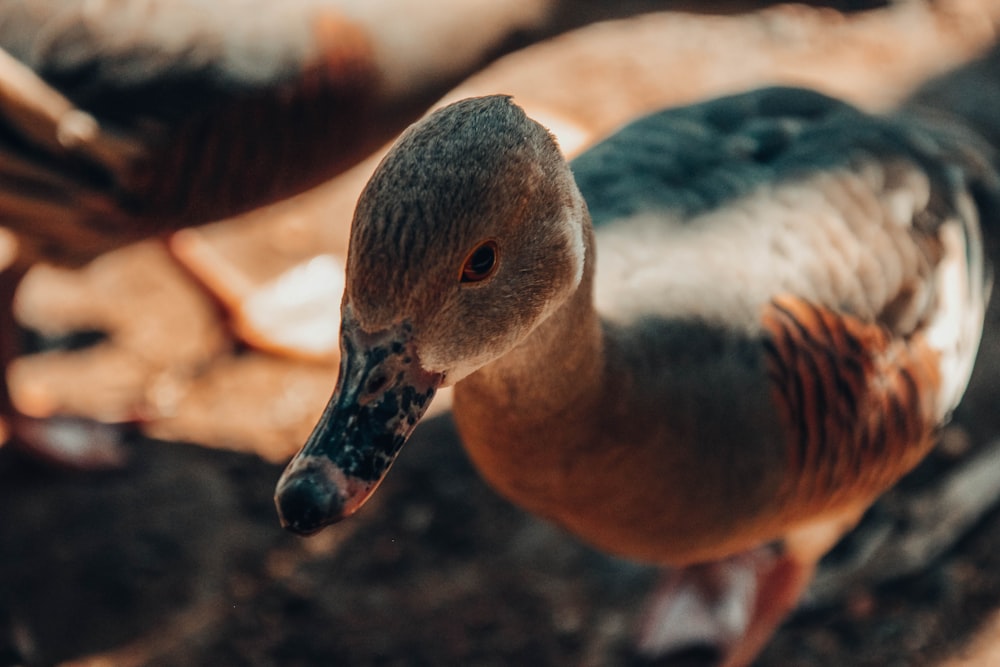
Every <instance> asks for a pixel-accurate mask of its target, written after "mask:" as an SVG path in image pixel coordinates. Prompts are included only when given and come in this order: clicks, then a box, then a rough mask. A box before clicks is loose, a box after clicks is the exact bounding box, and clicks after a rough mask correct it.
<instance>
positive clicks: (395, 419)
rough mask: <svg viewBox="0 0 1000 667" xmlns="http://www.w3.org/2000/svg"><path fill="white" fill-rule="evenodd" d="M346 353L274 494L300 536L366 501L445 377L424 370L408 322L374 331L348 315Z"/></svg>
mask: <svg viewBox="0 0 1000 667" xmlns="http://www.w3.org/2000/svg"><path fill="white" fill-rule="evenodd" d="M340 350H341V361H340V376H339V378H338V379H337V386H336V388H335V389H334V391H333V396H332V397H331V398H330V401H329V403H327V406H326V408H325V409H324V410H323V416H322V417H321V418H320V420H319V423H318V424H317V425H316V427H315V428H314V429H313V432H312V435H310V436H309V439H308V440H307V441H306V444H305V446H303V447H302V449H301V450H300V451H299V453H298V454H296V455H295V457H294V458H293V459H292V460H291V462H290V463H289V464H288V467H287V468H285V472H284V473H283V474H282V475H281V479H280V480H279V481H278V486H277V489H276V491H275V504H276V505H277V509H278V516H279V518H280V519H281V524H282V526H284V527H285V528H287V529H288V530H291V531H293V532H296V533H299V534H302V535H309V534H312V533H315V532H316V531H318V530H320V529H321V528H323V527H324V526H326V525H329V524H331V523H336V522H337V521H340V520H341V519H343V518H346V517H348V516H350V515H351V514H353V513H354V512H355V511H357V509H358V508H359V507H361V505H363V504H364V502H365V501H366V500H368V498H369V497H370V496H371V494H372V493H373V492H374V491H375V488H376V487H377V486H378V485H379V483H380V482H381V481H382V479H383V478H384V477H385V474H386V472H388V470H389V466H391V465H392V462H393V461H394V460H395V459H396V455H397V454H398V453H399V450H400V448H401V447H402V446H403V443H405V442H406V440H407V438H408V437H409V436H410V433H411V432H412V431H413V428H414V427H415V426H416V424H417V422H418V421H419V420H420V418H421V417H422V416H423V414H424V412H425V411H426V409H427V407H428V406H429V405H430V402H431V399H432V398H433V397H434V392H435V391H436V390H437V387H438V386H439V385H440V384H441V381H442V379H443V376H442V375H441V374H439V373H431V372H428V371H426V370H424V369H423V368H422V367H421V366H420V363H419V361H418V358H417V354H416V349H415V345H414V343H413V339H412V335H411V332H410V329H409V326H407V325H400V326H398V327H393V328H392V329H388V330H385V331H381V332H378V333H375V334H369V333H366V332H364V331H362V330H361V329H360V328H358V327H357V326H356V325H355V324H354V323H353V322H351V321H350V320H349V318H348V317H345V319H344V324H343V327H342V328H341V335H340Z"/></svg>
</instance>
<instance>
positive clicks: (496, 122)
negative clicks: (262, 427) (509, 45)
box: [275, 96, 589, 534]
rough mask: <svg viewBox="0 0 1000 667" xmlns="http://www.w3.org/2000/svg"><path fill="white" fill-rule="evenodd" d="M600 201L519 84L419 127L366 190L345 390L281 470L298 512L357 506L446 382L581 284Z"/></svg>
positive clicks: (291, 509)
mask: <svg viewBox="0 0 1000 667" xmlns="http://www.w3.org/2000/svg"><path fill="white" fill-rule="evenodd" d="M588 219H589V218H588V217H587V214H586V210H585V206H584V203H583V200H582V197H581V196H580V193H579V190H578V189H577V188H576V185H575V183H574V181H573V177H572V174H571V173H570V170H569V167H568V165H567V164H566V162H565V160H564V159H563V157H562V154H561V153H560V151H559V148H558V146H557V145H556V143H555V140H554V139H553V138H552V136H551V135H550V134H549V133H548V131H547V130H545V128H543V127H542V126H540V125H539V124H537V123H536V122H534V121H532V120H531V119H529V118H528V117H527V116H526V115H525V114H524V112H523V111H522V110H521V109H520V108H519V107H518V106H516V105H515V104H514V103H513V102H512V101H511V100H510V98H508V97H506V96H492V97H483V98H474V99H468V100H463V101H461V102H458V103H455V104H453V105H451V106H448V107H445V108H443V109H441V110H439V111H437V112H435V113H433V114H431V115H430V116H428V117H427V118H425V119H424V120H423V121H421V122H419V123H417V124H416V125H414V126H413V127H411V128H410V129H409V130H407V132H405V133H404V134H403V135H402V136H401V137H400V139H399V141H398V142H397V143H396V145H395V146H394V147H393V148H392V150H391V151H390V152H389V153H388V154H387V155H386V157H385V158H384V159H383V161H382V162H381V164H380V165H379V167H378V168H377V169H376V171H375V173H374V175H373V176H372V178H371V180H370V181H369V182H368V184H367V186H366V187H365V190H364V191H363V193H362V194H361V197H360V199H359V201H358V205H357V209H356V211H355V215H354V220H353V224H352V229H351V241H350V249H349V252H348V260H347V287H346V289H345V292H344V299H343V303H342V306H341V314H342V323H341V333H340V340H341V355H342V356H341V366H340V376H339V379H338V381H337V386H336V388H335V389H334V392H333V396H332V398H331V399H330V402H329V403H328V405H327V407H326V409H325V410H324V412H323V415H322V417H321V418H320V421H319V423H318V424H317V426H316V428H315V429H314V431H313V433H312V435H311V436H310V437H309V440H308V441H307V442H306V444H305V446H304V447H303V448H302V450H301V451H300V452H299V453H298V454H297V455H296V456H295V457H294V458H293V459H292V461H291V462H290V463H289V465H288V467H287V469H286V470H285V472H284V474H283V475H282V477H281V480H280V481H279V482H278V487H277V491H276V495H275V501H276V505H277V508H278V513H279V516H280V518H281V522H282V524H283V525H284V526H285V527H286V528H288V529H290V530H292V531H295V532H297V533H302V534H309V533H312V532H315V531H317V530H319V529H320V528H322V527H323V526H325V525H327V524H330V523H334V522H336V521H339V520H340V519H342V518H344V517H347V516H349V515H351V514H352V513H353V512H354V511H355V510H357V509H358V508H359V507H360V506H361V505H362V504H363V503H364V502H365V500H367V499H368V497H369V496H370V495H371V493H372V492H373V491H374V490H375V488H376V486H377V485H378V484H379V482H380V481H381V480H382V478H383V477H384V476H385V474H386V472H387V470H388V469H389V466H390V465H391V464H392V462H393V460H394V459H395V458H396V455H397V453H398V452H399V450H400V448H401V447H402V445H403V443H404V442H405V441H406V439H407V438H408V437H409V435H410V433H411V432H412V430H413V428H414V426H415V425H416V423H417V421H418V420H419V419H420V417H421V416H422V415H423V413H424V411H425V410H426V409H427V407H428V405H429V404H430V402H431V399H432V397H433V396H434V393H435V391H436V390H437V388H439V387H441V386H446V385H450V384H454V383H455V382H458V381H460V380H461V379H462V378H464V377H466V376H467V375H469V374H470V373H473V372H475V371H476V370H478V369H480V368H481V367H483V366H485V365H486V364H489V363H490V362H491V361H494V360H496V359H498V358H500V357H502V356H504V355H505V354H507V353H508V352H509V351H511V350H512V349H514V348H515V347H516V346H518V345H519V344H520V343H521V342H522V341H524V340H525V338H527V337H528V336H529V335H530V333H531V332H532V331H533V330H534V329H535V327H537V326H538V324H539V323H541V322H542V321H544V320H545V319H546V318H547V317H548V316H549V315H550V314H551V313H552V312H554V311H555V310H556V309H558V308H559V306H560V305H561V304H563V303H564V302H565V301H566V299H568V298H569V296H570V295H571V294H572V293H573V292H574V291H575V289H576V288H577V286H578V285H579V284H580V282H581V279H582V276H583V272H584V254H585V243H584V238H585V234H586V233H587V231H586V230H585V225H586V224H589V223H588V222H587V220H588Z"/></svg>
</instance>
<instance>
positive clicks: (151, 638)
mask: <svg viewBox="0 0 1000 667" xmlns="http://www.w3.org/2000/svg"><path fill="white" fill-rule="evenodd" d="M127 4H128V3H127V2H120V3H107V4H106V6H105V9H108V8H111V9H114V8H115V7H118V6H119V5H122V6H124V5H127ZM333 4H337V3H333ZM341 4H342V5H343V6H344V7H345V8H351V7H352V6H353V5H355V4H356V3H352V2H349V1H348V0H344V2H342V3H341ZM383 4H390V5H391V4H392V3H383ZM397 4H398V9H397V10H396V11H395V14H396V20H397V22H400V21H401V22H402V23H406V21H405V18H406V17H407V12H427V11H433V10H434V3H411V2H400V3H397ZM514 4H515V5H517V3H514ZM634 4H635V7H634V9H631V10H629V12H628V13H632V14H633V15H631V16H627V17H624V18H616V19H613V20H597V19H601V18H602V11H600V8H599V7H598V8H597V9H595V7H597V3H585V2H584V3H580V6H579V11H580V14H579V15H573V14H572V11H571V9H572V8H570V9H567V8H566V7H568V6H570V3H561V5H560V6H561V7H562V9H561V11H563V12H566V13H567V14H566V15H567V18H565V26H567V27H572V28H573V29H571V30H567V31H565V32H563V31H562V30H561V29H560V30H553V31H551V32H552V33H553V34H552V35H551V36H550V35H548V34H546V35H544V37H545V38H544V39H537V40H536V39H534V38H532V37H531V35H530V33H526V36H525V37H523V39H521V41H520V42H519V43H517V44H515V45H514V46H511V47H508V48H505V49H504V50H505V51H510V53H509V54H507V55H505V56H503V57H501V58H499V59H497V60H495V61H494V62H492V63H490V64H488V65H487V66H485V67H484V68H482V69H481V70H479V71H476V72H475V73H474V74H472V75H471V76H470V77H469V78H467V79H464V80H463V81H462V82H461V83H460V84H459V85H458V86H457V87H456V88H454V89H452V90H450V92H447V93H446V94H445V95H444V97H443V98H442V99H441V100H440V101H438V102H436V103H435V105H436V104H441V103H445V102H447V101H450V100H455V99H459V98H461V97H466V96H470V95H478V94H487V93H497V92H502V93H508V94H512V95H513V96H514V97H515V99H516V101H517V102H518V103H519V104H521V105H522V106H524V107H525V108H526V110H527V111H528V113H529V114H530V115H532V116H533V117H535V118H536V119H538V120H539V121H540V122H542V123H543V124H545V125H547V126H548V127H550V128H551V129H552V131H553V132H554V133H555V134H556V135H557V137H558V138H559V140H560V142H561V145H562V146H563V149H564V150H565V151H566V152H567V154H569V155H573V154H575V153H577V152H579V151H580V150H582V149H583V148H585V147H586V146H587V145H589V144H591V143H593V142H594V141H597V140H599V139H600V138H602V137H603V136H606V135H607V134H608V133H610V132H612V131H613V130H614V129H615V128H616V127H618V126H620V125H621V124H623V123H625V122H626V121H628V120H629V119H631V118H634V117H635V116H637V115H639V114H642V113H645V112H648V111H651V110H654V109H657V108H660V107H663V106H667V105H680V104H686V103H690V102H694V101H698V100H701V99H704V98H707V97H710V96H714V95H719V94H723V93H729V92H735V91H740V90H745V89H748V88H753V87H757V86H760V85H766V84H774V83H784V84H794V85H804V86H809V87H813V88H816V89H818V90H821V91H823V92H826V93H828V94H832V95H836V96H839V97H842V98H844V99H846V100H848V101H850V102H852V103H854V104H857V105H859V106H860V107H862V108H864V109H867V110H871V111H880V110H887V109H891V108H892V106H893V105H894V104H895V103H897V102H899V101H900V100H901V99H903V98H904V97H905V96H906V95H907V94H908V93H909V92H911V91H912V90H913V88H914V87H916V86H918V85H919V84H920V83H922V82H923V81H925V80H926V79H927V78H929V77H931V76H935V75H938V74H941V73H942V72H945V71H947V70H948V69H950V68H952V67H955V66H958V65H960V64H961V63H963V62H966V61H968V60H969V59H971V58H973V57H975V56H976V55H978V54H979V53H981V52H982V51H983V50H984V49H985V48H987V47H988V46H990V45H991V44H992V43H993V42H994V40H995V38H996V31H997V27H998V25H1000V0H934V1H931V0H897V1H895V2H889V3H871V4H872V5H875V4H877V5H878V6H874V7H868V6H867V5H866V4H865V3H849V4H848V3H842V4H841V5H840V6H839V7H835V6H825V7H821V6H806V5H783V4H775V5H769V6H767V7H763V6H762V5H763V4H764V3H758V4H754V3H751V2H746V3H742V4H740V3H724V2H719V3H714V4H713V5H712V7H711V9H713V10H717V11H713V12H712V13H707V14H706V13H688V12H685V11H679V10H677V9H675V5H676V3H667V2H662V3H656V2H646V3H634ZM690 4H691V3H689V7H688V8H690ZM521 5H523V11H524V12H531V11H533V9H532V8H533V7H535V6H536V4H534V3H531V2H523V3H521ZM663 7H668V8H670V9H671V11H663V10H662V8H663ZM699 9H701V10H705V9H709V7H708V6H707V5H706V6H702V7H700V8H699ZM2 12H3V3H2V2H0V17H2ZM603 14H607V12H603ZM380 27H381V26H380V24H378V23H373V24H371V25H369V26H368V28H367V29H369V30H371V31H374V32H373V34H372V35H370V38H371V39H372V40H375V41H378V40H379V39H383V42H384V43H385V44H389V45H390V46H391V45H392V41H391V39H390V37H392V36H394V35H396V34H397V33H398V28H392V27H391V26H388V25H386V28H385V29H386V34H387V35H389V37H384V38H382V37H380V36H379V34H377V33H378V30H379V29H380ZM554 33H559V34H554ZM406 38H407V40H408V41H407V43H406V45H405V46H406V48H407V49H416V50H420V49H426V50H428V51H430V50H434V49H437V50H438V51H442V52H443V55H442V56H441V58H444V59H445V60H446V61H447V58H448V57H451V56H453V57H455V58H458V57H460V54H449V46H448V44H447V43H446V42H442V40H441V38H440V36H439V35H435V34H419V32H416V33H413V32H411V33H408V34H406ZM386 40H388V41H386ZM532 41H533V42H534V43H529V42H532ZM383 42H379V43H383ZM0 46H2V45H0ZM515 47H516V48H515ZM476 67H478V65H477V66H476ZM474 69H475V68H474ZM463 76H464V75H463ZM428 95H429V93H428ZM430 101H431V100H428V104H429V103H430ZM998 113H1000V110H998ZM381 153H382V151H381V150H379V151H376V152H375V153H374V154H372V155H371V156H370V157H368V158H366V159H364V160H363V161H362V162H360V164H358V165H357V166H355V167H353V168H351V169H349V170H348V171H346V172H344V173H343V174H342V175H340V176H338V177H336V178H335V179H333V180H331V181H329V182H328V183H325V184H323V185H322V186H320V187H319V188H316V189H315V190H312V191H309V192H307V193H305V194H303V195H301V196H298V197H296V198H294V199H292V200H289V201H285V202H282V203H279V204H276V205H273V206H270V207H267V208H264V209H260V210H257V211H253V212H251V213H249V214H246V215H243V216H241V217H239V218H236V219H230V220H223V221H220V222H216V223H213V224H210V225H206V226H201V227H195V228H190V229H187V230H184V231H181V232H178V233H176V234H174V235H172V236H168V237H161V238H156V239H153V240H148V241H143V242H140V243H137V244H134V245H129V246H126V247H124V248H122V249H120V250H116V251H113V252H110V253H107V254H105V255H102V256H101V257H99V258H98V259H96V260H95V261H93V262H91V263H90V264H88V265H87V266H85V267H83V268H82V269H77V270H69V269H64V268H56V267H52V266H47V265H42V264H40V265H37V266H36V267H34V268H33V269H32V270H31V271H30V272H29V273H28V275H27V277H26V278H25V279H24V281H23V282H22V284H21V285H20V288H19V290H18V294H17V300H16V303H15V312H16V314H17V317H18V319H19V322H20V323H21V325H22V326H23V327H24V328H25V330H26V331H29V332H31V333H30V335H28V336H27V339H29V340H30V341H33V348H34V349H35V350H42V351H40V352H35V353H32V354H25V355H23V356H21V357H19V358H18V359H17V360H16V361H15V362H14V363H13V364H11V365H10V367H9V368H8V377H9V380H10V389H11V395H12V399H13V401H14V404H15V406H16V407H17V408H18V410H20V411H21V412H22V413H24V414H27V415H30V416H34V417H47V416H50V415H55V414H68V415H76V416H82V417H88V418H91V419H95V420H99V421H104V422H110V423H118V422H127V423H129V424H131V426H130V427H129V429H130V430H129V435H128V436H127V438H126V442H125V445H124V448H123V449H124V453H125V461H124V463H123V464H122V465H120V466H119V467H116V468H114V469H110V470H96V471H77V470H64V469H59V468H58V467H52V466H49V465H45V464H42V463H39V462H37V461H34V460H32V459H31V458H30V457H26V456H24V455H23V454H22V453H20V452H16V451H13V450H12V449H11V448H9V447H7V448H0V665H53V664H63V665H74V666H82V665H87V666H95V667H96V666H102V667H103V666H105V665H107V666H116V667H117V666H130V665H136V666H138V665H163V666H168V665H594V666H600V665H608V666H613V665H641V664H651V663H647V662H643V660H642V659H640V658H638V657H636V656H634V655H633V654H632V652H631V650H630V639H631V636H632V626H633V625H634V621H635V619H636V617H637V615H638V613H639V612H640V611H641V607H642V600H643V597H644V594H645V592H646V591H647V590H648V589H649V588H650V586H652V585H653V582H654V579H655V577H654V573H653V572H652V571H651V570H649V569H647V568H642V567H638V566H635V565H630V564H627V563H623V562H619V561H614V560H611V559H608V558H606V557H603V556H601V555H598V554H596V553H594V552H592V551H590V550H588V549H586V548H585V547H582V546H580V545H579V544H578V543H576V542H575V541H574V540H572V539H571V538H569V537H567V536H566V535H564V534H563V533H561V532H560V531H559V530H557V529H555V528H553V527H551V526H549V525H547V524H544V523H542V522H539V521H537V520H535V519H532V518H530V517H528V516H526V515H524V514H523V513H521V512H520V511H518V510H516V509H514V508H512V507H511V506H509V505H508V504H506V503H505V502H504V501H502V500H500V499H498V498H497V497H496V496H494V495H493V494H492V492H491V491H489V490H488V489H487V488H486V487H485V486H484V485H483V484H482V482H481V481H479V480H478V478H477V477H476V476H475V474H474V473H473V472H472V470H471V468H470V467H469V465H468V463H467V462H466V460H465V458H464V455H463V453H462V451H461V448H460V445H459V444H458V441H457V440H456V436H455V433H454V430H453V428H452V425H451V423H450V420H449V418H448V407H449V406H448V403H449V401H448V396H447V395H446V394H444V395H442V396H441V397H440V398H439V399H438V400H436V404H435V407H434V416H433V417H432V418H430V419H427V420H426V421H425V423H423V424H422V425H421V426H420V427H419V429H418V431H417V432H416V434H415V435H414V437H413V439H412V441H411V443H410V444H409V445H408V446H407V447H406V448H405V449H404V452H403V454H402V456H401V458H400V460H399V462H398V463H397V464H396V466H395V467H394V469H393V471H392V473H391V474H390V475H389V477H388V479H387V481H386V483H385V484H384V486H383V487H382V489H381V490H380V492H379V493H378V494H376V496H375V497H374V499H373V501H372V502H371V503H370V504H369V505H367V506H366V507H365V508H364V509H363V510H362V511H361V512H359V514H358V515H356V517H355V518H353V519H352V520H351V521H349V522H347V523H345V524H343V525H338V526H336V527H334V528H332V529H329V530H327V531H325V532H323V533H321V534H319V535H317V536H315V537H312V538H308V539H301V538H297V537H293V536H290V535H286V534H284V532H283V531H281V529H280V528H279V526H278V522H277V519H276V516H275V513H274V509H273V504H272V501H271V496H272V493H273V487H274V483H275V482H276V480H277V477H278V475H279V473H280V469H281V464H282V463H283V462H284V461H286V460H287V459H288V458H289V457H290V456H291V455H292V454H293V453H294V452H295V451H296V450H297V449H298V447H299V446H300V445H301V444H302V443H303V442H304V441H305V438H306V437H307V436H308V434H309V432H310V430H311V428H312V426H313V423H314V421H315V419H316V418H317V416H318V415H319V413H320V411H321V409H322V407H323V405H324V403H325V401H326V399H327V398H328V396H329V394H330V392H331V391H332V389H333V385H334V382H335V380H336V373H337V363H338V359H337V350H336V331H337V324H338V320H337V318H338V309H339V300H340V290H341V289H342V287H343V278H342V271H343V268H342V266H343V258H344V251H345V249H346V243H347V235H348V231H349V225H350V219H351V215H352V211H353V205H354V202H355V200H356V198H357V195H358V193H359V192H360V190H361V188H362V186H363V185H364V183H365V181H366V179H367V177H368V175H369V174H370V173H371V171H372V170H373V168H374V166H375V164H376V163H377V160H378V158H379V156H380V155H381ZM2 224H3V221H2V220H0V225H2ZM997 324H998V321H997V317H996V309H995V308H993V309H992V310H991V319H990V322H989V323H988V327H989V328H988V329H987V332H986V334H985V336H984V346H983V347H984V349H983V351H982V352H981V355H980V362H979V364H978V366H977V370H976V374H975V376H974V379H973V382H972V385H971V387H970V390H969V394H968V395H967V398H966V400H965V402H964V403H963V406H962V408H961V409H960V410H959V413H958V414H957V415H956V420H955V422H954V423H953V424H952V425H951V426H949V427H948V429H947V431H946V432H945V434H944V436H943V446H942V447H941V448H939V451H938V452H937V453H936V454H935V455H934V456H932V457H931V459H930V460H929V461H928V462H927V463H926V464H925V465H923V466H922V467H921V468H920V469H919V470H918V471H916V472H915V473H914V474H913V475H912V476H911V478H909V479H908V480H906V481H905V482H904V483H903V484H902V485H901V487H900V488H899V489H898V490H896V491H894V492H893V493H891V494H890V495H889V496H888V497H887V498H886V499H885V500H884V501H883V502H882V503H880V504H879V505H878V506H877V507H876V508H875V509H874V510H873V511H872V513H871V516H870V517H869V519H868V521H867V522H866V524H864V525H863V526H862V531H860V533H859V534H858V536H857V537H856V539H857V541H858V543H859V544H861V545H862V546H864V545H870V544H872V543H873V542H872V541H871V540H872V539H873V538H872V537H871V536H872V535H878V536H879V537H878V540H876V543H877V544H878V545H880V546H879V548H881V549H882V550H883V552H882V560H881V561H880V562H881V563H882V565H876V566H872V567H858V568H855V567H854V566H853V564H854V563H856V562H858V561H857V559H856V558H855V555H854V551H852V544H851V543H850V542H851V541H850V540H848V543H846V544H845V545H844V547H843V548H842V549H841V550H838V551H837V552H835V553H834V554H832V555H831V557H830V558H829V559H828V560H827V563H826V566H825V567H826V570H825V573H826V576H825V578H824V576H822V575H821V577H820V581H819V582H818V583H817V589H816V591H814V594H813V596H812V597H811V598H810V600H808V601H807V603H806V604H805V605H804V607H803V610H802V611H800V612H799V613H798V614H797V615H796V616H795V617H794V618H793V619H792V620H791V621H790V622H789V623H788V624H786V626H785V627H784V629H783V630H782V631H781V632H780V633H779V635H778V636H777V637H776V639H775V640H774V641H773V642H772V644H771V646H770V647H769V648H768V649H767V651H766V652H765V654H764V655H763V656H762V657H761V658H760V660H759V662H758V664H759V665H762V666H763V665H766V666H779V665H780V666H782V667H787V666H795V665H802V666H805V665H809V666H820V665H830V666H838V667H840V666H843V665H866V666H872V667H874V666H876V665H878V666H888V665H905V666H911V665H928V666H929V665H935V666H937V665H942V666H943V665H947V666H948V667H959V666H965V667H969V666H972V665H984V666H986V665H997V664H1000V616H997V615H996V613H997V612H998V611H1000V515H997V514H996V512H994V511H992V510H990V511H987V512H986V513H985V514H984V515H983V516H982V518H981V520H980V521H979V523H977V524H976V525H974V526H972V527H970V528H969V529H968V531H965V532H963V533H962V534H961V535H959V536H958V538H959V539H958V540H957V542H955V543H954V544H952V545H950V546H949V548H948V549H947V550H946V551H945V552H944V553H943V554H941V555H939V556H938V557H936V558H935V559H934V560H933V563H932V565H931V566H930V567H921V568H920V569H919V570H918V571H913V572H909V571H906V568H905V567H901V568H896V569H893V568H891V567H888V568H887V567H886V566H885V563H886V562H887V560H888V561H891V560H892V556H891V554H896V553H898V551H894V549H900V548H903V547H901V546H899V545H909V544H912V543H913V541H912V540H911V538H912V536H911V535H908V533H907V528H908V527H909V526H910V524H911V523H914V522H915V517H920V516H924V515H928V514H932V513H933V508H932V507H930V505H932V504H933V500H934V498H936V497H937V495H935V494H941V493H946V492H949V489H948V488H946V487H945V486H944V485H945V482H944V481H942V480H946V479H947V475H948V473H949V472H951V471H955V470H958V469H962V468H963V467H978V466H986V465H989V464H990V463H992V464H993V465H994V466H995V467H1000V459H998V458H997V457H996V456H994V455H993V454H992V451H993V450H992V449H991V445H993V444H994V441H995V440H996V436H997V434H998V433H1000V418H998V416H997V410H996V409H995V407H994V397H995V396H996V395H997V388H998V387H997V385H998V384H1000V329H998V327H997ZM907 540H910V541H909V542H908V541H907ZM917 541H918V542H919V540H917ZM893 545H895V546H893ZM886 554H890V555H886ZM877 560H878V559H876V561H877ZM994 640H996V641H994ZM684 659H685V660H689V662H684V663H683V664H691V665H697V664H706V663H705V662H704V660H705V658H704V656H700V655H697V654H696V653H694V654H692V655H690V656H687V657H685V658H684ZM676 664H681V663H676Z"/></svg>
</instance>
